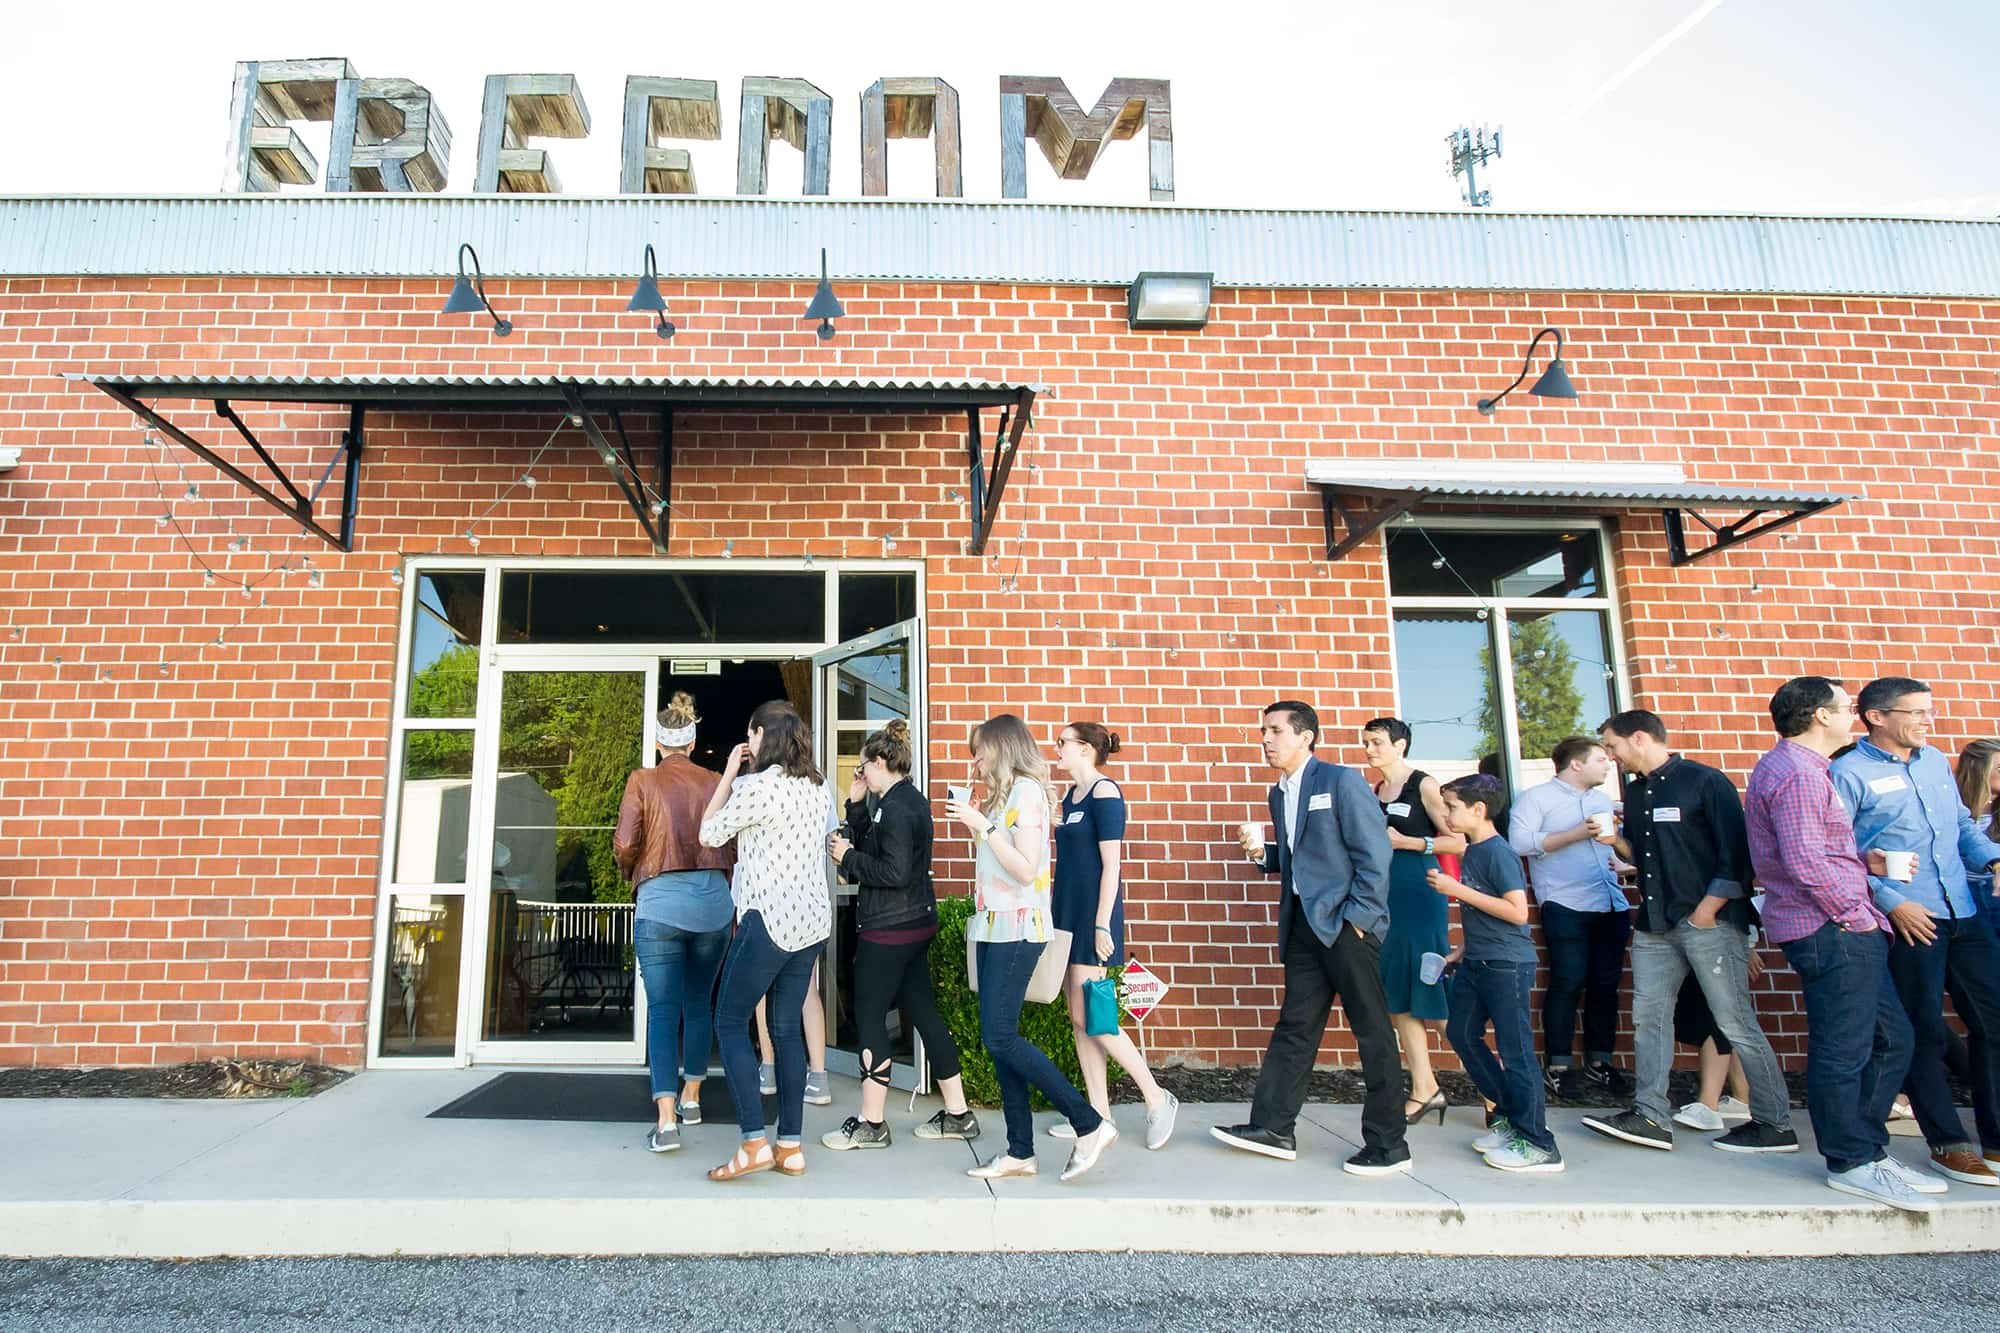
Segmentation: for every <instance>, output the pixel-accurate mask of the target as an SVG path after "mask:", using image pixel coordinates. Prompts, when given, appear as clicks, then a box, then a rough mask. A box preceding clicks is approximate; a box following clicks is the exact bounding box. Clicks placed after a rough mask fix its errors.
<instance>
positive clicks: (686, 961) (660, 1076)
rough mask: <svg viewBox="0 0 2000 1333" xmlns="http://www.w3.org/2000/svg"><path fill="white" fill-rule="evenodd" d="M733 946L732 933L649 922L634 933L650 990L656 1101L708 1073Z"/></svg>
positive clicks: (649, 1041) (649, 1053)
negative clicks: (725, 959)
mask: <svg viewBox="0 0 2000 1333" xmlns="http://www.w3.org/2000/svg"><path fill="white" fill-rule="evenodd" d="M728 947H729V932H728V931H726V930H709V931H699V930H682V929H681V928H680V927H678V926H668V925H662V924H661V923H660V922H658V921H643V920H642V921H640V922H638V923H637V925H636V926H634V928H633V939H632V952H633V953H634V954H636V955H637V956H638V960H639V979H640V980H641V981H642V982H643V983H645V987H646V1066H647V1068H648V1069H650V1070H651V1071H652V1076H653V1096H654V1097H655V1098H660V1097H672V1096H675V1095H677V1094H678V1093H679V1092H680V1080H681V1079H683V1078H701V1077H702V1076H703V1075H705V1074H707V1073H708V1048H709V1046H710V1045H712V1044H713V1043H714V1041H715V1017H714V1014H713V1013H712V1012H711V1009H712V1004H713V1001H712V998H711V997H713V996H714V994H715V974H716V972H717V971H719V970H720V969H721V967H722V951H723V950H724V949H726V948H728Z"/></svg>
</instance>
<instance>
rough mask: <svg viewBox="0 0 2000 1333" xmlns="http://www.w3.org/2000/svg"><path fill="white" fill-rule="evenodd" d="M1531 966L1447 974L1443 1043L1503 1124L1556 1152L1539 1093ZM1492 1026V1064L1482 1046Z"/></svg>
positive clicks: (1470, 967)
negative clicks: (1448, 988) (1448, 1006)
mask: <svg viewBox="0 0 2000 1333" xmlns="http://www.w3.org/2000/svg"><path fill="white" fill-rule="evenodd" d="M1534 984H1535V965H1534V964H1533V963H1518V962H1506V961H1493V962H1472V961H1467V962H1462V963H1460V964H1459V965H1458V966H1457V967H1456V968H1455V969H1453V971H1452V977H1451V1017H1450V1018H1448V1019H1446V1020H1445V1025H1444V1035H1445V1040H1446V1041H1449V1042H1450V1043H1451V1049H1452V1050H1454V1051H1456V1052H1458V1059H1459V1062H1460V1063H1461V1064H1463V1065H1464V1066H1465V1072H1466V1073H1467V1074H1470V1075H1471V1076H1472V1081H1473V1082H1474V1083H1475V1084H1477V1085H1478V1087H1479V1093H1480V1095H1481V1096H1482V1097H1484V1098H1486V1100H1488V1101H1490V1102H1492V1103H1493V1106H1494V1109H1495V1110H1496V1111H1498V1112H1499V1113H1500V1114H1501V1115H1504V1116H1506V1117H1507V1123H1508V1124H1509V1125H1512V1126H1513V1127H1514V1132H1515V1133H1516V1134H1519V1135H1520V1136H1521V1137H1522V1138H1524V1139H1526V1140H1527V1141H1528V1142H1530V1143H1532V1144H1534V1145H1535V1146H1536V1147H1537V1148H1541V1149H1544V1150H1546V1151H1549V1152H1554V1151H1555V1146H1556V1136H1555V1135H1553V1134H1551V1133H1549V1117H1548V1103H1547V1101H1546V1100H1545V1098H1544V1095H1543V1092H1542V1067H1541V1065H1540V1064H1539V1063H1537V1062H1536V1060H1535V1025H1534V1019H1533V1016H1532V1014H1533V1011H1532V1010H1531V1008H1530V1007H1529V1004H1528V992H1529V991H1530V990H1532V989H1533V988H1534ZM1489 1022H1491V1023H1492V1024H1493V1044H1494V1046H1498V1047H1499V1048H1500V1053H1499V1056H1498V1058H1495V1056H1494V1053H1493V1049H1492V1047H1489V1046H1488V1045H1487V1044H1486V1025H1487V1023H1489Z"/></svg>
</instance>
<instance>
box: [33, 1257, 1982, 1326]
mask: <svg viewBox="0 0 2000 1333" xmlns="http://www.w3.org/2000/svg"><path fill="white" fill-rule="evenodd" d="M663 1327H666V1328H678V1327H688V1328H703V1327H722V1328H729V1329H732V1330H765V1329H770V1330H788V1329H813V1330H826V1333H903V1331H904V1330H910V1331H911V1333H915V1331H916V1330H933V1329H936V1330H950V1331H951V1333H962V1331H963V1330H967V1329H1006V1330H1015V1329H1020V1330H1041V1329H1048V1330H1063V1333H1070V1331H1071V1330H1075V1329H1078V1328H1088V1329H1091V1330H1094V1331H1095V1330H1106V1331H1109V1330H1125V1329H1130V1330H1143V1331H1144V1333H1158V1331H1161V1330H1179V1329H1188V1330H1202V1331H1203V1333H1212V1330H1216V1329H1230V1330H1249V1329H1308V1328H1310V1329H1340V1330H1343V1333H1344V1331H1345V1330H1356V1329H1439V1330H1450V1331H1451V1333H1477V1331H1479V1330H1487V1329H1495V1330H1498V1329H1509V1330H1513V1329H1523V1328H1562V1329H1573V1330H1577V1331H1578V1333H1599V1331H1603V1333H1611V1331H1613V1330H1625V1329H1675V1330H1688V1329H1706V1328H1715V1329H1743V1330H1756V1333H1781V1331H1782V1330H1790V1329H1799V1330H1811V1333H1833V1331H1834V1330H1844V1329H1868V1330H1880V1329H1884V1328H1893V1329H1895V1330H1897V1333H1916V1331H1917V1330H1932V1329H1936V1330H1957V1329H1964V1330H1977V1331H1978V1333H1991V1330H1993V1329H1995V1328H2000V1254H1993V1253H1983V1254H1960V1255H1898V1256H1888V1257H1880V1258H1866V1259H1857V1258H1834V1259H1766V1260H1745V1259H1443V1258H1416V1257H1394V1256H1391V1257H1371V1256H1356V1255H1348V1256H1338V1257H1284V1256H1273V1257H1260V1256H1227V1257H1220V1256H1209V1255H1159V1254H1145V1255H1137V1254H1135V1255H1078V1254H1009V1255H992V1256H985V1255H897V1256H862V1255H840V1256H828V1257H801V1256H792V1257H784V1258H769V1259H256V1260H216V1261H205V1262H199V1263H169V1262H155V1261H132V1260H121V1261H105V1260H87V1259H54V1260H24V1261H10V1262H0V1329H35V1330H38V1331H42V1333H67V1331H68V1330H78V1331H81V1330H91V1333H103V1331H105V1330H127V1329H135V1330H136V1329H145V1330H163V1329H200V1330H204V1331H208V1330H228V1329H255V1330H259V1331H260V1333H262V1331H265V1330H270V1331H274V1333H275V1331H281V1330H293V1329H298V1330H306V1329H313V1330H347V1329H454V1330H458V1329H481V1330H485V1329H533V1330H536V1331H537V1333H558V1331H559V1330H565V1329H592V1330H598V1329H627V1328H629V1329H641V1328H644V1329H659V1328H663Z"/></svg>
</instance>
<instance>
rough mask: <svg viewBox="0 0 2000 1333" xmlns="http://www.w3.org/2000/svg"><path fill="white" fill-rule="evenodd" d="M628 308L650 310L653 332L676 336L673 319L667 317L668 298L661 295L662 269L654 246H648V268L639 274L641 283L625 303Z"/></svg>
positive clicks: (668, 336)
mask: <svg viewBox="0 0 2000 1333" xmlns="http://www.w3.org/2000/svg"><path fill="white" fill-rule="evenodd" d="M625 308H626V309H627V310H650V311H652V312H653V332H655V333H657V334H659V335H660V337H662V338H671V337H673V336H674V325H673V321H672V320H669V319H668V318H667V299H666V298H665V297H664V296H661V295H660V269H659V266H658V264H657V263H655V261H654V259H653V247H652V246H650V245H649V246H647V247H646V269H645V272H643V273H641V274H640V275H639V285H638V287H637V288H635V289H634V290H633V292H632V299H631V300H629V301H627V302H626V303H625Z"/></svg>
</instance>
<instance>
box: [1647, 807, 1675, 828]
mask: <svg viewBox="0 0 2000 1333" xmlns="http://www.w3.org/2000/svg"><path fill="white" fill-rule="evenodd" d="M1653 822H1654V823H1655V824H1678V823H1680V822H1681V808H1680V807H1679V806H1677V805H1662V806H1657V807H1655V808H1654V810H1653Z"/></svg>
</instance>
